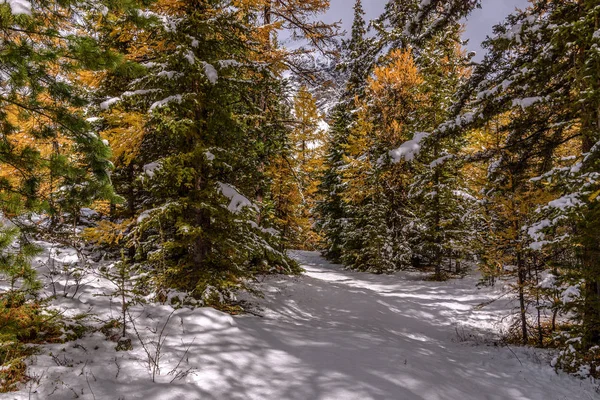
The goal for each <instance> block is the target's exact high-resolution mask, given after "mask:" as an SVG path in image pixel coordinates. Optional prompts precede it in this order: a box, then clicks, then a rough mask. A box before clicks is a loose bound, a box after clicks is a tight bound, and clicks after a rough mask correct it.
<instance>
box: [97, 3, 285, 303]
mask: <svg viewBox="0 0 600 400" xmlns="http://www.w3.org/2000/svg"><path fill="white" fill-rule="evenodd" d="M157 10H161V12H162V14H158V11H147V12H145V14H144V15H145V16H147V17H148V19H149V20H152V21H154V22H153V24H152V25H151V26H150V27H149V28H148V29H150V31H151V34H149V35H148V37H150V36H151V37H152V38H153V39H152V46H149V48H148V52H147V53H146V54H145V55H144V58H145V59H146V60H148V61H145V62H144V63H143V64H142V66H144V67H145V68H146V71H145V73H143V74H141V75H140V76H138V77H136V78H135V79H133V80H132V81H131V82H130V84H129V88H128V91H127V92H124V93H122V94H121V95H120V96H119V97H118V98H115V99H108V100H106V103H105V104H110V103H117V102H119V104H118V106H123V107H128V110H132V111H137V112H142V113H148V117H147V119H146V122H145V126H144V130H145V133H144V135H143V139H142V141H141V144H140V149H141V150H140V153H139V154H140V158H139V160H140V162H141V163H143V171H144V174H143V176H142V177H141V178H140V180H141V182H142V185H143V193H144V195H143V197H142V204H141V206H142V208H143V212H142V213H141V214H139V216H138V218H137V225H138V226H137V228H136V229H135V230H134V232H133V234H134V235H135V241H134V243H133V244H134V247H135V249H136V251H137V259H138V260H139V261H144V262H146V263H148V264H149V265H152V266H153V268H154V270H155V271H156V272H157V278H158V284H159V287H162V286H175V287H178V288H181V289H185V290H188V291H191V292H193V293H194V294H195V295H196V296H197V297H202V298H204V299H205V300H206V301H208V302H214V301H216V302H222V301H225V300H227V299H228V296H229V295H230V293H231V291H230V289H232V288H236V287H238V286H243V279H244V278H245V277H248V276H250V274H251V273H252V271H253V268H258V267H260V268H263V269H264V263H267V264H268V265H270V267H281V268H284V269H286V270H289V268H291V264H289V263H288V261H287V258H286V257H285V256H284V255H283V254H281V253H279V252H276V251H274V250H273V247H272V246H271V244H269V242H271V243H272V240H273V239H274V237H273V236H272V233H270V231H267V229H266V227H263V226H260V225H261V224H262V222H263V221H264V220H265V218H263V215H262V214H259V213H262V212H264V210H263V209H259V208H258V207H257V206H256V205H255V204H254V203H253V202H252V201H251V200H250V199H253V198H257V195H256V193H268V190H269V188H268V183H267V180H266V177H265V170H264V168H263V165H265V163H268V162H270V160H271V159H272V158H273V157H275V156H276V155H277V153H278V152H279V151H280V149H281V146H282V145H283V141H284V138H285V132H286V130H285V126H283V125H282V122H281V121H282V120H283V118H282V116H284V115H285V113H286V112H287V111H286V110H285V108H282V107H283V106H284V105H283V104H281V103H280V102H278V101H277V100H278V98H279V97H280V96H281V94H282V93H283V92H282V87H281V84H280V82H278V81H277V80H276V79H274V77H273V75H272V74H271V70H270V68H269V66H268V65H267V66H265V65H264V64H263V63H262V62H260V61H259V60H260V51H261V49H260V47H259V46H257V43H256V42H252V41H248V40H246V38H249V37H253V36H255V34H256V33H255V32H254V31H253V30H254V26H253V25H252V18H253V16H252V14H249V13H248V12H246V11H244V10H243V9H240V10H232V9H228V8H226V7H223V4H222V2H221V1H219V0H206V1H202V2H196V3H194V4H190V3H188V2H170V3H169V5H168V7H161V8H157ZM224 36H226V37H227V39H228V40H227V41H223V40H221V37H224ZM164 46H166V47H164ZM149 60H152V61H149ZM255 104H259V105H261V107H260V108H257V107H256V106H255Z"/></svg>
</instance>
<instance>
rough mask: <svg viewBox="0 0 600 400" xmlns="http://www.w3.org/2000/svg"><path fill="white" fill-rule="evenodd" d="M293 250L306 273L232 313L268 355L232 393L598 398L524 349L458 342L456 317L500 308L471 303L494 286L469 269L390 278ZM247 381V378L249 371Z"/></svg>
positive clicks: (476, 316) (479, 321)
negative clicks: (462, 273)
mask: <svg viewBox="0 0 600 400" xmlns="http://www.w3.org/2000/svg"><path fill="white" fill-rule="evenodd" d="M294 256H295V257H296V258H297V259H298V260H299V261H300V263H301V264H302V265H303V267H304V268H305V269H306V274H305V275H304V276H302V277H300V278H297V279H292V280H290V279H282V278H275V279H274V281H272V282H271V284H272V286H271V292H270V293H269V294H268V296H267V297H266V299H265V304H264V307H265V308H266V315H265V318H263V319H256V318H247V317H245V318H243V319H238V320H237V321H238V325H239V327H240V329H241V330H242V331H244V332H245V333H246V334H249V335H251V336H252V337H253V338H254V339H255V340H256V341H257V342H263V343H264V344H265V348H264V349H263V350H262V351H263V354H262V357H259V360H260V361H259V362H260V363H264V364H267V365H270V369H271V371H270V372H269V373H268V381H269V383H270V385H272V387H271V390H270V391H268V392H263V393H262V394H259V393H258V392H256V393H254V392H253V391H252V390H251V389H250V390H248V391H247V392H246V394H245V396H241V397H240V398H256V399H259V398H263V399H266V398H269V399H297V400H301V399H347V400H350V399H357V400H358V399H361V400H365V399H405V400H409V399H427V400H436V399H456V400H467V399H473V400H475V399H477V400H482V399H490V400H492V399H513V400H517V399H544V400H550V399H569V400H570V399H573V400H576V399H595V398H599V397H598V395H596V394H595V393H594V392H593V390H592V388H590V387H589V386H588V387H586V389H587V390H586V389H584V388H583V387H581V386H580V385H581V382H580V381H578V380H575V379H573V378H571V377H566V376H557V375H556V373H555V372H554V371H553V370H552V369H551V368H550V367H549V366H547V365H541V363H540V362H539V360H537V361H536V360H535V358H534V357H531V355H530V356H528V354H527V353H528V352H525V351H518V350H517V349H513V351H515V352H516V353H517V354H518V357H519V360H520V362H521V363H522V364H523V365H521V364H520V362H519V360H517V358H516V357H515V355H513V354H512V353H511V352H510V350H508V349H498V348H494V347H493V346H492V347H488V346H486V345H478V346H473V345H472V344H471V345H469V344H466V343H457V340H456V339H457V334H456V330H455V326H457V325H461V326H478V325H479V326H489V324H490V319H491V318H494V319H495V318H497V317H498V316H499V315H498V314H499V313H500V311H497V312H494V311H493V310H491V311H490V310H485V309H484V310H482V311H480V312H475V311H472V307H473V306H474V305H477V304H479V303H481V302H482V301H485V300H487V299H489V298H491V297H493V296H494V294H493V293H490V292H488V293H487V296H486V295H485V294H483V293H482V292H483V291H478V290H477V289H476V288H475V287H474V281H473V280H472V279H471V280H469V279H466V280H464V281H461V280H457V281H452V282H446V283H436V282H425V281H422V280H409V279H406V278H407V277H408V278H409V276H405V277H404V279H401V280H398V278H396V277H395V276H394V277H390V276H378V275H370V274H362V273H356V272H349V271H346V270H342V269H341V268H340V267H339V266H335V265H330V264H327V263H326V262H325V261H324V260H323V259H322V258H321V257H319V256H318V255H317V254H315V253H308V252H296V253H294ZM265 289H266V288H265ZM529 354H532V353H531V352H529ZM261 368H265V369H267V368H268V367H267V366H266V365H262V366H261ZM248 372H250V374H252V366H251V365H249V369H248ZM247 383H248V385H249V387H252V379H249V380H248V381H247Z"/></svg>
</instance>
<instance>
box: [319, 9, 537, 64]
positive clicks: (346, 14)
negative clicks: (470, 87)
mask: <svg viewBox="0 0 600 400" xmlns="http://www.w3.org/2000/svg"><path fill="white" fill-rule="evenodd" d="M330 1H331V8H330V10H329V12H328V13H327V14H326V15H325V17H324V20H325V21H327V22H334V21H340V20H341V21H342V24H343V28H344V29H345V30H346V31H350V27H351V26H352V17H353V14H354V11H353V9H352V7H353V6H354V0H330ZM386 2H387V0H363V7H364V9H365V12H366V14H367V15H366V18H367V19H368V20H370V19H374V18H377V17H378V16H379V15H380V14H381V12H382V11H383V7H384V5H385V3H386ZM526 6H527V0H482V8H481V9H479V10H475V11H474V12H473V13H472V14H471V16H469V18H468V20H467V21H466V31H465V38H466V39H469V44H468V45H467V49H468V50H473V51H475V52H476V53H477V56H476V57H475V59H476V60H481V58H482V57H483V50H482V49H481V47H480V46H479V45H480V43H481V42H482V41H483V40H484V39H485V37H486V36H487V35H489V34H491V33H492V27H493V26H494V25H495V24H496V23H498V22H501V21H502V20H504V18H505V17H506V16H507V15H508V14H510V13H511V12H512V11H514V10H515V8H525V7H526Z"/></svg>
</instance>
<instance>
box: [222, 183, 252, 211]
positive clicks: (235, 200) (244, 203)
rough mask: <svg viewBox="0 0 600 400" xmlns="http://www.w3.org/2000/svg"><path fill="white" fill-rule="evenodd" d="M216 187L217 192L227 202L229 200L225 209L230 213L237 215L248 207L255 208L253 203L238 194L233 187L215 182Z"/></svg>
mask: <svg viewBox="0 0 600 400" xmlns="http://www.w3.org/2000/svg"><path fill="white" fill-rule="evenodd" d="M217 185H219V190H220V192H221V194H222V195H223V196H225V197H227V198H228V199H229V200H231V201H230V203H229V205H228V206H227V209H228V210H229V211H231V212H232V213H234V214H237V213H239V212H240V211H241V210H242V209H244V208H245V207H250V208H254V209H256V208H257V207H256V205H254V203H252V202H251V201H250V200H248V198H247V197H245V196H244V195H242V194H240V192H238V190H237V189H236V188H234V187H233V186H231V185H229V184H227V183H222V182H217Z"/></svg>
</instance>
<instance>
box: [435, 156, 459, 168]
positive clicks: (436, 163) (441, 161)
mask: <svg viewBox="0 0 600 400" xmlns="http://www.w3.org/2000/svg"><path fill="white" fill-rule="evenodd" d="M452 158H454V154H447V155H445V156H442V157H440V158H437V159H435V160H433V161H432V162H431V164H429V168H435V167H437V166H438V165H442V164H443V163H445V162H446V161H447V160H450V159H452Z"/></svg>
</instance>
